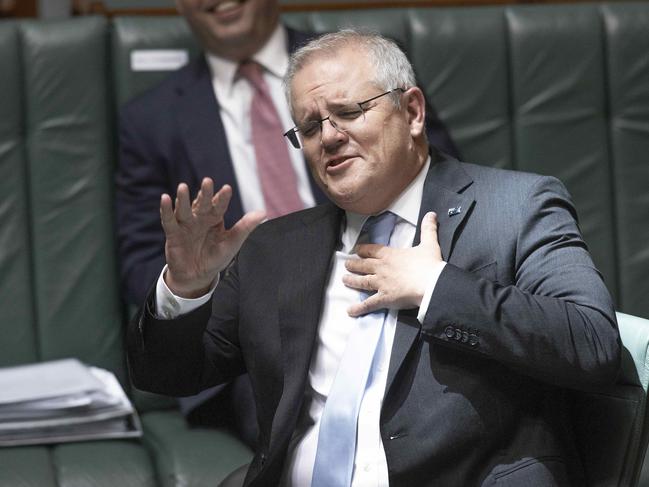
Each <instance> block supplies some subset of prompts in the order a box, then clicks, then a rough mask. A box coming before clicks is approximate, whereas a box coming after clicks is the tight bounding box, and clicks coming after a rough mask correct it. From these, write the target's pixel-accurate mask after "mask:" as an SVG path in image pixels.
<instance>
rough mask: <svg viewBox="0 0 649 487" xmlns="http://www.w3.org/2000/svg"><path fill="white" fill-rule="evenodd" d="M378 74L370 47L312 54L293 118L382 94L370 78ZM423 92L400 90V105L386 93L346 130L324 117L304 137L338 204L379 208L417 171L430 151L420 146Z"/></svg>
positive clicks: (295, 88)
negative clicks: (326, 54)
mask: <svg viewBox="0 0 649 487" xmlns="http://www.w3.org/2000/svg"><path fill="white" fill-rule="evenodd" d="M373 73H374V68H373V67H372V65H371V64H370V62H369V60H368V55H367V53H366V52H365V50H364V49H352V48H348V47H347V48H343V49H341V50H340V51H339V52H337V53H336V55H335V56H332V57H322V56H319V57H316V58H314V59H312V60H311V61H309V63H308V64H306V65H305V66H304V67H303V68H302V69H301V70H300V71H298V72H297V73H296V75H295V77H294V78H293V83H292V86H291V88H292V89H291V96H292V106H293V116H294V118H295V122H296V123H297V124H302V123H303V122H305V121H309V120H320V119H322V118H324V117H326V116H328V115H330V113H331V112H332V111H334V112H335V111H336V110H339V109H340V107H341V106H344V105H348V104H354V103H357V102H361V101H364V100H367V99H368V98H372V97H374V96H376V95H379V94H381V93H382V92H383V91H384V90H382V89H380V88H377V87H376V86H375V85H374V84H373V83H372V82H371V81H370V80H371V79H372V78H373ZM390 88H397V87H396V86H392V87H390ZM413 90H415V91H417V93H415V95H413V94H412V92H413ZM420 93H421V92H419V91H418V89H417V88H412V89H410V90H408V91H407V92H406V93H404V94H402V95H401V108H397V107H395V105H394V104H393V103H392V101H391V100H390V95H388V96H383V97H380V98H378V99H376V100H374V101H372V102H370V103H369V104H367V105H364V107H365V108H366V111H365V114H364V116H363V117H361V118H360V119H359V120H356V121H354V123H353V124H350V126H349V129H348V130H347V131H340V130H336V129H335V128H334V127H333V126H332V125H331V123H330V122H329V121H325V122H323V123H322V132H318V133H316V134H315V135H313V136H310V137H306V138H303V139H302V140H303V151H304V155H305V157H306V159H307V161H308V163H309V166H310V168H311V172H312V173H313V176H314V178H315V180H316V182H317V183H318V185H319V186H320V187H321V188H322V189H323V191H324V192H325V193H326V194H327V195H328V196H329V198H330V199H331V200H332V201H333V202H334V203H336V204H337V205H338V206H339V207H341V208H343V209H345V210H349V211H354V212H357V213H362V214H376V213H379V212H381V211H383V210H385V209H386V208H387V207H388V206H389V205H390V204H391V203H392V202H393V201H394V200H395V199H396V198H397V196H399V194H400V193H401V192H402V191H403V190H404V189H405V188H406V187H407V186H408V184H409V183H410V182H411V181H412V180H413V179H414V177H415V176H416V175H417V173H418V172H419V170H420V169H421V167H422V166H423V164H424V163H425V157H426V152H425V149H424V154H422V153H421V144H419V146H418V145H417V144H416V143H415V138H421V133H422V131H423V110H424V108H423V96H422V97H421V103H422V106H421V107H419V106H418V104H419V101H418V100H419V98H420V97H419V94H420ZM411 99H414V101H413V100H411ZM418 110H419V111H420V112H421V113H419V112H418Z"/></svg>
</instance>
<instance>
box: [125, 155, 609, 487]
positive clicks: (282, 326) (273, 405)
mask: <svg viewBox="0 0 649 487" xmlns="http://www.w3.org/2000/svg"><path fill="white" fill-rule="evenodd" d="M436 159H437V160H436ZM449 208H461V209H460V213H456V214H453V213H454V212H449V211H448V210H449ZM430 210H434V211H436V212H437V214H438V215H439V242H440V246H441V249H442V254H443V257H444V259H445V260H446V261H447V262H448V264H447V265H446V267H445V268H444V270H443V272H442V273H441V275H440V277H439V280H438V282H437V285H436V288H435V291H434V293H433V296H432V299H431V302H430V306H429V308H428V310H427V313H426V315H425V320H424V323H423V324H419V322H418V321H417V319H416V317H415V315H416V310H402V311H401V312H400V313H399V323H398V325H397V329H396V334H395V338H394V345H393V348H392V355H391V359H390V366H389V372H388V380H387V386H386V393H385V398H384V402H383V407H382V412H381V425H380V427H381V434H382V438H383V443H384V446H385V453H386V456H387V462H388V468H389V475H390V485H391V486H404V487H411V486H414V485H416V486H429V485H430V486H440V485H443V486H445V487H452V486H458V487H468V486H477V485H499V486H500V485H504V486H516V487H520V486H525V485H539V486H541V485H543V486H553V485H560V486H564V485H578V484H580V483H581V468H580V463H579V459H578V455H577V453H576V451H575V447H574V441H573V437H572V433H571V427H570V421H569V417H568V410H569V406H568V399H567V395H568V394H567V389H566V388H577V389H579V388H591V387H597V386H599V385H601V384H607V383H610V382H613V381H614V379H615V376H616V374H617V370H618V367H619V360H620V342H619V335H618V332H617V325H616V322H615V315H614V310H613V307H612V304H611V299H610V296H609V294H608V292H607V290H606V288H605V286H604V284H603V282H602V279H601V277H600V275H599V273H598V272H597V270H596V269H595V268H594V266H593V263H592V261H591V258H590V256H589V254H588V252H587V249H586V246H585V244H584V242H583V240H582V238H581V236H580V233H579V229H578V227H577V224H576V221H575V211H574V208H573V206H572V204H571V203H570V200H569V196H568V194H567V192H566V190H565V189H564V187H563V185H562V184H561V183H560V182H559V181H558V180H556V179H554V178H549V177H543V176H538V175H532V174H526V173H517V172H511V171H503V170H498V169H490V168H486V167H482V166H476V165H470V164H463V163H459V162H457V161H455V160H452V159H447V158H443V157H438V156H435V155H434V156H433V164H432V166H431V169H430V171H429V173H428V175H427V179H426V184H425V188H424V199H423V201H422V207H421V215H420V221H421V216H423V215H424V214H425V213H426V212H427V211H430ZM341 217H342V211H341V210H339V209H338V208H336V207H335V206H333V205H332V204H325V205H321V206H318V207H316V208H313V209H310V210H305V211H302V212H298V213H295V214H293V215H289V216H286V217H283V218H279V219H277V220H273V221H270V222H267V223H265V224H263V225H261V226H260V227H259V228H258V229H256V230H255V231H254V232H253V234H252V235H251V236H250V237H249V238H248V240H247V241H246V242H245V244H244V246H243V247H242V249H241V252H240V253H239V256H238V257H237V259H236V260H235V262H234V263H233V265H232V266H231V267H230V269H229V271H228V273H227V275H226V276H225V277H224V279H223V280H222V282H221V283H220V284H219V285H218V287H217V290H216V292H215V294H214V296H213V299H212V302H211V305H209V304H208V305H206V306H203V307H202V308H199V309H197V310H195V311H194V312H192V313H190V314H188V315H185V316H182V317H179V318H178V319H176V320H171V321H161V320H156V319H155V318H154V317H153V315H152V313H151V309H150V308H151V306H152V305H153V304H152V300H153V299H154V298H153V296H150V298H149V300H148V301H147V304H146V306H145V307H144V309H143V311H142V312H141V313H140V315H139V317H138V318H137V319H136V320H135V321H134V322H132V323H131V324H130V325H129V330H128V343H129V345H128V353H129V364H130V371H131V374H132V377H133V380H134V382H135V384H136V385H137V386H138V387H141V388H144V389H148V390H152V391H155V392H164V393H173V394H182V393H194V392H196V391H198V390H200V389H201V388H204V387H207V386H210V385H212V384H215V383H218V382H221V381H226V380H229V379H230V378H231V377H233V376H235V375H237V374H241V373H243V372H248V373H249V375H250V378H251V381H252V384H253V390H254V394H255V400H256V404H257V418H258V423H259V429H260V447H259V449H258V451H257V453H256V456H255V458H254V460H253V462H252V463H251V467H250V469H249V471H248V476H247V481H246V485H250V486H271V485H277V483H278V479H279V478H280V475H281V472H282V468H283V464H284V461H285V459H286V452H287V448H288V444H289V440H290V438H291V435H292V434H293V432H294V429H295V425H296V420H297V417H298V412H299V411H300V409H301V406H302V402H303V396H304V390H305V384H306V381H307V377H308V369H309V364H310V360H311V353H312V349H313V344H314V341H315V338H316V333H317V326H318V320H319V317H320V313H321V310H322V304H323V303H322V298H323V293H324V290H325V288H326V284H327V280H328V275H329V271H330V264H331V257H332V254H333V252H334V250H335V249H336V247H337V246H338V245H339V242H338V241H339V235H340V227H341ZM418 234H419V230H418V231H417V237H416V238H415V242H417V240H418V238H419V237H418Z"/></svg>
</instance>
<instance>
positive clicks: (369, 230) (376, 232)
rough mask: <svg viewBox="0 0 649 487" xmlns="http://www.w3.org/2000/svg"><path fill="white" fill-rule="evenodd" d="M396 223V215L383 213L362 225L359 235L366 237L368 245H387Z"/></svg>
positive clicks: (370, 218) (388, 212) (387, 212)
mask: <svg viewBox="0 0 649 487" xmlns="http://www.w3.org/2000/svg"><path fill="white" fill-rule="evenodd" d="M396 222H397V215H395V214H394V213H392V212H390V211H385V212H383V213H381V214H380V215H376V216H371V217H369V218H368V219H367V221H366V222H365V224H364V225H363V230H362V231H361V233H362V234H366V235H367V241H368V243H374V244H380V245H388V243H389V242H390V236H391V235H392V230H394V225H395V224H396Z"/></svg>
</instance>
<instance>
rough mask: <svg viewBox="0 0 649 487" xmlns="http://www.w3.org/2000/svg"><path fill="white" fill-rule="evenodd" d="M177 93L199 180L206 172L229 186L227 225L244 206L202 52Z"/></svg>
mask: <svg viewBox="0 0 649 487" xmlns="http://www.w3.org/2000/svg"><path fill="white" fill-rule="evenodd" d="M176 93H177V94H178V97H179V103H178V104H177V106H176V113H177V119H178V126H179V127H180V130H181V133H182V137H183V142H184V143H185V149H186V151H187V154H188V156H189V161H190V163H191V164H192V166H193V169H194V172H195V174H196V176H197V180H198V182H199V184H200V181H201V179H202V178H203V177H205V176H209V177H211V178H212V179H213V180H214V183H215V185H216V186H217V188H219V187H221V185H223V184H225V183H227V184H229V185H230V186H232V189H233V196H232V200H231V201H230V207H229V208H228V213H227V214H226V226H230V225H232V224H234V223H235V222H236V220H238V219H239V218H240V217H241V215H243V207H242V204H241V199H240V197H239V190H238V187H237V181H236V178H235V176H234V169H233V167H232V158H231V157H230V150H229V148H228V144H227V138H226V135H225V129H224V128H223V122H222V121H221V116H220V115H219V106H218V101H217V100H216V98H215V96H214V90H213V88H212V81H211V75H210V71H209V68H208V66H207V61H206V60H205V57H204V56H200V57H198V58H197V59H196V60H195V61H194V62H193V63H192V65H191V66H190V69H188V70H187V73H186V76H185V77H183V78H182V79H181V80H179V82H178V84H177V87H176Z"/></svg>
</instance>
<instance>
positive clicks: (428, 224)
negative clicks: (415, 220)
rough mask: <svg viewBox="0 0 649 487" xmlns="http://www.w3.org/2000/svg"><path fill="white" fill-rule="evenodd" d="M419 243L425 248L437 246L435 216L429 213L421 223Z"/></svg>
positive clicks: (431, 212)
mask: <svg viewBox="0 0 649 487" xmlns="http://www.w3.org/2000/svg"><path fill="white" fill-rule="evenodd" d="M421 243H422V244H423V245H425V246H430V245H438V240H437V214H436V213H435V212H434V211H429V212H428V213H426V214H425V215H424V218H423V219H422V221H421Z"/></svg>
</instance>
